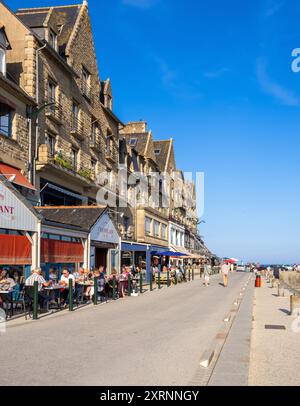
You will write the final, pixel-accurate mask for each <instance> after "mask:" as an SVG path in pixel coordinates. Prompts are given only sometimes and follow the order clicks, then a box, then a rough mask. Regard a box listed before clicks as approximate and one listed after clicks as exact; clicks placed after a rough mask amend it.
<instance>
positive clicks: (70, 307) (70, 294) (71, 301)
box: [69, 279, 73, 312]
mask: <svg viewBox="0 0 300 406" xmlns="http://www.w3.org/2000/svg"><path fill="white" fill-rule="evenodd" d="M69 311H70V312H72V311H73V281H72V279H69Z"/></svg>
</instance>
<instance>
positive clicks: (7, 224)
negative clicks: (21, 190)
mask: <svg viewBox="0 0 300 406" xmlns="http://www.w3.org/2000/svg"><path fill="white" fill-rule="evenodd" d="M20 197H21V195H20ZM29 204H30V203H28V205H29ZM0 228H5V229H9V230H22V231H33V232H34V231H37V217H36V216H35V215H34V213H33V212H32V211H31V210H30V209H29V207H27V205H26V204H25V203H24V202H23V201H22V200H20V199H19V198H18V192H17V191H16V192H15V193H14V192H13V191H12V190H10V189H9V188H7V187H6V186H5V184H4V183H2V182H0Z"/></svg>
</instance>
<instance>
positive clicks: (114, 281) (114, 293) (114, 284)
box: [112, 275, 116, 300]
mask: <svg viewBox="0 0 300 406" xmlns="http://www.w3.org/2000/svg"><path fill="white" fill-rule="evenodd" d="M112 285H113V297H112V298H113V300H116V277H115V275H114V276H113V281H112Z"/></svg>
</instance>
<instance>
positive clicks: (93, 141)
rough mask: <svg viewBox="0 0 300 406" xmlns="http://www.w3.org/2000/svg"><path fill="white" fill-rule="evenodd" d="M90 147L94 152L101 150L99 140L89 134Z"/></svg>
mask: <svg viewBox="0 0 300 406" xmlns="http://www.w3.org/2000/svg"><path fill="white" fill-rule="evenodd" d="M90 148H91V149H92V150H93V151H95V152H100V151H101V145H100V142H98V141H97V139H96V137H95V136H94V135H91V138H90Z"/></svg>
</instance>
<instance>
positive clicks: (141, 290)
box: [140, 272, 143, 294]
mask: <svg viewBox="0 0 300 406" xmlns="http://www.w3.org/2000/svg"><path fill="white" fill-rule="evenodd" d="M142 293H143V275H142V272H141V273H140V294H142Z"/></svg>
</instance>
